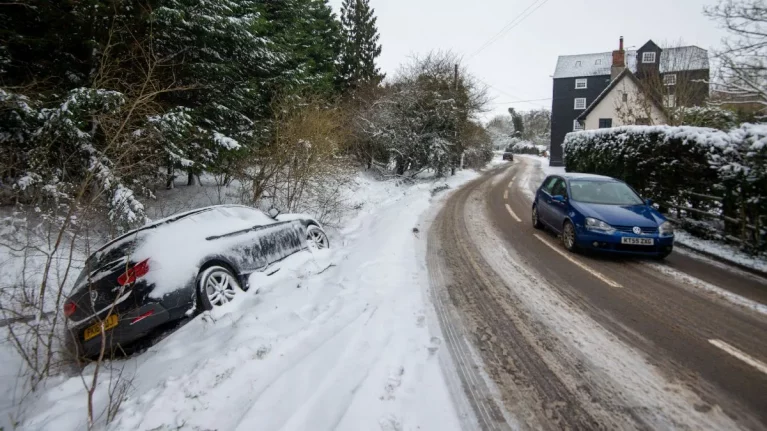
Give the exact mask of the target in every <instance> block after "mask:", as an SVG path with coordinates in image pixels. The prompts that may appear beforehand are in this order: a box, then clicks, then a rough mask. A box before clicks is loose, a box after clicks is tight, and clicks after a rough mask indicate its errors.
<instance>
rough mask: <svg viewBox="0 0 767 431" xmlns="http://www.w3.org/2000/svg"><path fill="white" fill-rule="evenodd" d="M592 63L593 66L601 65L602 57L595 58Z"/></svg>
mask: <svg viewBox="0 0 767 431" xmlns="http://www.w3.org/2000/svg"><path fill="white" fill-rule="evenodd" d="M594 65H595V66H601V65H602V59H601V58H597V59H596V61H595V62H594Z"/></svg>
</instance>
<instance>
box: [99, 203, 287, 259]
mask: <svg viewBox="0 0 767 431" xmlns="http://www.w3.org/2000/svg"><path fill="white" fill-rule="evenodd" d="M216 209H218V210H219V211H217V212H215V213H214V212H213V210H216ZM238 209H244V210H245V211H244V212H243V211H238ZM221 211H224V213H223V214H222V213H221ZM227 213H228V214H227ZM226 215H229V216H231V217H226V219H227V223H215V221H216V220H221V219H222V218H224V216H226ZM274 222H275V220H274V219H273V218H271V217H269V216H268V215H266V214H264V213H263V212H261V211H260V210H258V209H256V208H251V207H247V206H244V205H212V206H209V207H203V208H197V209H193V210H190V211H184V212H180V213H177V214H173V215H172V216H169V217H165V218H163V219H159V220H155V221H153V222H150V223H147V224H146V225H144V226H142V227H140V228H137V229H133V230H131V231H128V232H126V233H124V234H123V235H120V236H119V237H117V238H115V239H113V240H112V241H109V242H108V243H106V244H104V245H103V246H101V248H99V249H98V250H97V251H96V253H100V252H103V251H105V250H106V249H110V248H113V247H115V246H118V245H119V244H120V243H122V242H124V241H131V240H133V239H135V238H136V237H137V234H140V233H141V232H143V231H149V230H152V231H154V230H156V229H158V228H159V227H160V226H163V225H169V224H170V223H174V224H175V223H183V224H184V225H188V226H189V229H188V230H186V231H187V232H188V234H189V235H197V236H201V237H210V236H215V235H220V234H223V233H228V232H232V231H236V230H239V229H247V228H250V227H253V226H256V225H265V224H270V223H274ZM195 225H197V226H196V228H194V227H195ZM201 225H204V227H205V228H204V229H200V227H202V226H201Z"/></svg>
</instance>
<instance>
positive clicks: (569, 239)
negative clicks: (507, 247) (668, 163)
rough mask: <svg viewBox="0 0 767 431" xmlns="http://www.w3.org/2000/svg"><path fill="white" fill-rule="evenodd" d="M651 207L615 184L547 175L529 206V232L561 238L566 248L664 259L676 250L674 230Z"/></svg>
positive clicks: (594, 178) (607, 179)
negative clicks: (546, 230) (545, 232)
mask: <svg viewBox="0 0 767 431" xmlns="http://www.w3.org/2000/svg"><path fill="white" fill-rule="evenodd" d="M651 203H652V202H651V201H650V200H649V199H648V200H647V201H644V200H642V198H641V197H640V196H639V195H638V194H637V192H636V191H634V189H632V188H631V187H629V186H628V185H627V184H626V183H624V182H623V181H620V180H616V179H615V178H610V177H605V176H601V175H590V174H576V173H566V174H557V175H550V176H549V177H547V178H546V179H545V180H544V181H543V184H541V186H540V187H539V188H538V192H537V193H536V195H535V200H534V201H533V226H534V227H535V228H537V229H542V228H543V227H544V226H546V227H548V228H550V229H551V230H553V231H555V232H556V233H559V234H561V235H562V242H563V243H564V246H565V248H567V249H568V250H570V251H576V250H578V249H591V250H600V251H606V252H611V253H621V254H638V255H647V256H654V257H658V258H661V259H662V258H665V257H666V256H668V255H669V254H670V253H671V250H672V249H673V248H674V228H673V226H671V223H669V222H668V221H667V220H666V218H665V217H663V215H662V214H661V213H659V212H658V211H656V210H655V208H653V207H652V205H651Z"/></svg>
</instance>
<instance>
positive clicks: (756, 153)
mask: <svg viewBox="0 0 767 431" xmlns="http://www.w3.org/2000/svg"><path fill="white" fill-rule="evenodd" d="M564 153H565V168H566V170H567V171H568V172H588V173H596V174H602V175H608V176H611V177H615V178H620V179H622V180H624V181H626V182H627V183H628V184H630V185H632V186H633V187H634V188H636V190H637V191H638V192H639V193H640V194H643V195H644V196H647V197H652V198H653V199H655V200H657V201H660V202H665V203H671V204H674V205H679V206H687V205H689V204H690V203H691V200H694V198H691V195H690V194H689V192H694V193H700V194H706V195H713V196H721V197H724V202H723V203H722V204H721V205H719V204H718V203H716V202H715V201H707V200H701V201H699V202H692V203H693V205H694V206H695V207H696V208H698V209H704V210H705V209H716V210H717V211H722V212H723V213H724V214H726V215H730V216H732V217H734V218H740V216H741V213H740V210H741V205H740V204H741V203H745V207H744V208H745V210H746V213H747V214H746V215H747V218H748V219H749V220H750V221H752V222H753V221H755V220H756V219H757V218H758V217H759V216H760V215H761V216H763V215H766V214H767V124H743V125H741V126H740V127H739V128H737V129H733V130H730V131H729V132H723V131H720V130H716V129H709V128H702V127H688V126H681V127H672V126H625V127H616V128H611V129H599V130H588V131H582V132H573V133H569V134H568V135H567V136H566V137H565V142H564Z"/></svg>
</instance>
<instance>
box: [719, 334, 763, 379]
mask: <svg viewBox="0 0 767 431" xmlns="http://www.w3.org/2000/svg"><path fill="white" fill-rule="evenodd" d="M708 342H709V343H711V344H713V345H715V346H716V347H719V348H720V349H722V350H724V351H725V352H727V353H729V354H731V355H732V356H735V357H736V358H738V359H740V360H741V361H743V362H745V363H747V364H748V365H751V366H752V367H754V368H756V369H757V370H759V371H761V372H763V373H764V374H767V364H765V363H764V362H762V361H760V360H758V359H755V358H752V357H751V356H749V355H747V354H745V353H743V352H742V351H740V350H739V349H737V348H735V347H732V346H731V345H729V344H727V343H725V342H724V341H722V340H708Z"/></svg>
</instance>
